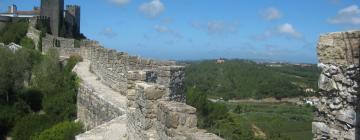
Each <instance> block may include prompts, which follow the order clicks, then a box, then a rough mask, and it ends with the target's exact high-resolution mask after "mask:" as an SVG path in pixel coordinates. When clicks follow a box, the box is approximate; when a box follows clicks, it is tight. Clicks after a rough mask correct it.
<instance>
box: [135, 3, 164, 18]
mask: <svg viewBox="0 0 360 140" xmlns="http://www.w3.org/2000/svg"><path fill="white" fill-rule="evenodd" d="M139 11H140V12H141V13H143V14H144V15H145V16H147V17H149V18H155V17H157V16H159V15H160V14H161V13H162V12H164V11H165V5H164V4H163V3H162V2H161V1H160V0H151V1H150V2H146V3H143V4H141V5H140V7H139Z"/></svg>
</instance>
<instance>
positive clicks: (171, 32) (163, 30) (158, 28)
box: [154, 25, 182, 38]
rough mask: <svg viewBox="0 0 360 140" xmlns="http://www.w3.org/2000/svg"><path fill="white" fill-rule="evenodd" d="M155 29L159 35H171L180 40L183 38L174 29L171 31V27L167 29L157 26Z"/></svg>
mask: <svg viewBox="0 0 360 140" xmlns="http://www.w3.org/2000/svg"><path fill="white" fill-rule="evenodd" d="M154 29H155V30H156V31H157V32H159V33H165V34H170V35H173V36H175V37H178V38H181V37H182V36H181V35H180V34H179V33H178V32H177V31H175V30H173V29H170V28H169V27H166V26H162V25H155V26H154Z"/></svg>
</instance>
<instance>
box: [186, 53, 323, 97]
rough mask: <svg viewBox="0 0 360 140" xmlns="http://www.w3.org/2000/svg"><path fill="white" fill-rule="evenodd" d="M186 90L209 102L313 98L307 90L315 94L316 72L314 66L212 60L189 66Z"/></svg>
mask: <svg viewBox="0 0 360 140" xmlns="http://www.w3.org/2000/svg"><path fill="white" fill-rule="evenodd" d="M187 64H188V66H187V68H186V78H185V79H186V82H185V84H186V88H187V89H189V88H195V89H197V90H199V91H200V92H202V93H204V94H207V96H208V97H211V98H223V99H225V100H228V99H248V98H253V99H262V98H267V97H276V98H277V99H281V98H285V97H299V96H312V95H313V94H314V93H315V92H311V93H306V92H305V90H306V89H313V90H314V91H316V90H317V80H318V75H319V69H318V68H317V66H316V65H308V66H299V65H294V64H281V66H276V67H273V66H272V65H271V64H269V63H256V62H254V61H251V60H228V61H226V62H225V63H223V64H215V60H208V61H196V62H188V63H187Z"/></svg>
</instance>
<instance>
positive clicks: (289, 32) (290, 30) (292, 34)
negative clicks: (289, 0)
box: [254, 23, 303, 41]
mask: <svg viewBox="0 0 360 140" xmlns="http://www.w3.org/2000/svg"><path fill="white" fill-rule="evenodd" d="M281 36H283V37H287V38H292V39H297V40H303V36H302V34H301V33H300V32H298V31H297V30H296V29H295V27H294V26H293V25H292V24H290V23H284V24H281V25H279V26H277V27H275V28H272V29H270V30H267V31H265V32H264V33H262V34H260V35H256V36H255V37H254V38H255V40H257V41H263V40H267V39H269V38H273V37H281Z"/></svg>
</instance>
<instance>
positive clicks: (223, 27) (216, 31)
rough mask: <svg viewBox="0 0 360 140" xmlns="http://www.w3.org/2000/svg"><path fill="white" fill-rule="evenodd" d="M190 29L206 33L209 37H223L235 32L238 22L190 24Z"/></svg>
mask: <svg viewBox="0 0 360 140" xmlns="http://www.w3.org/2000/svg"><path fill="white" fill-rule="evenodd" d="M192 27H194V28H195V29H200V30H202V31H206V32H207V33H208V34H210V35H224V34H228V33H234V32H237V31H238V29H239V24H238V22H232V23H226V22H223V21H209V22H206V23H202V22H196V21H194V22H192Z"/></svg>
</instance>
